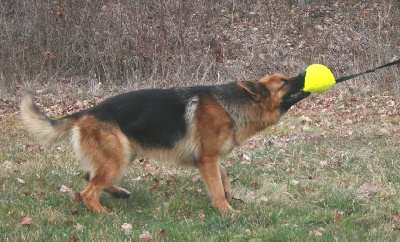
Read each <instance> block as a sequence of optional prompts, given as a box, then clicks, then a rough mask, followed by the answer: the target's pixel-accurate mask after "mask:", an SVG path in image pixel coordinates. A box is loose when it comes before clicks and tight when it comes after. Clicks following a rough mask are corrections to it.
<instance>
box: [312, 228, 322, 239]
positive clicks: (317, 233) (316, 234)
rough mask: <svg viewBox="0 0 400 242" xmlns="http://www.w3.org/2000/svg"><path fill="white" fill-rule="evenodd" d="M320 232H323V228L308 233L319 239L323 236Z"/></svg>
mask: <svg viewBox="0 0 400 242" xmlns="http://www.w3.org/2000/svg"><path fill="white" fill-rule="evenodd" d="M322 232H324V228H322V227H319V228H318V229H316V230H313V231H311V232H310V233H312V234H314V235H315V236H317V237H319V238H321V237H322V235H323V234H322Z"/></svg>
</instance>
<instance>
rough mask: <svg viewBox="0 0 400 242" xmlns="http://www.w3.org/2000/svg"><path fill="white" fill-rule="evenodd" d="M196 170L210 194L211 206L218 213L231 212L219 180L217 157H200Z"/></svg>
mask: <svg viewBox="0 0 400 242" xmlns="http://www.w3.org/2000/svg"><path fill="white" fill-rule="evenodd" d="M198 168H199V170H200V173H201V175H202V176H203V180H204V182H205V183H206V186H207V188H208V190H209V192H210V194H211V200H212V204H213V206H214V207H215V208H217V209H218V210H220V211H226V210H233V209H232V207H231V206H230V205H229V203H228V201H227V200H226V197H225V190H224V186H223V183H222V179H221V172H220V164H219V159H218V157H215V156H204V157H202V158H201V159H200V162H199V165H198Z"/></svg>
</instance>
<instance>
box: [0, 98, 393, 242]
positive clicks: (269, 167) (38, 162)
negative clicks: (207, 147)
mask: <svg viewBox="0 0 400 242" xmlns="http://www.w3.org/2000/svg"><path fill="white" fill-rule="evenodd" d="M380 98H381V99H379V100H378V99H376V97H375V99H374V100H372V98H370V97H368V96H366V97H360V98H359V99H358V101H354V99H353V101H351V100H352V99H351V97H348V96H345V97H344V98H343V100H341V101H338V102H332V103H331V106H330V107H329V108H328V109H329V110H328V111H326V112H324V113H321V112H320V110H319V109H318V108H317V107H315V108H313V107H311V108H310V106H312V105H311V104H313V103H321V102H322V103H323V102H328V101H326V100H330V99H329V98H326V97H324V96H323V95H321V96H317V97H316V98H313V99H310V100H308V101H304V102H303V103H301V104H300V105H299V106H298V107H296V108H294V109H293V110H291V111H290V112H289V113H288V114H287V115H286V116H285V117H284V118H283V119H282V120H281V122H280V123H279V124H278V125H276V126H274V127H271V128H270V129H267V130H266V131H264V132H262V133H260V134H259V135H257V136H255V137H253V138H252V139H250V140H249V141H248V142H246V143H245V144H243V146H241V147H239V148H237V149H235V150H234V151H233V152H232V153H231V154H230V155H229V156H228V157H227V158H226V159H225V160H224V164H225V166H226V167H227V171H228V173H229V177H230V180H231V183H232V190H233V196H234V198H235V199H234V200H233V201H232V202H231V204H232V206H233V207H234V208H235V209H237V210H240V213H239V214H220V213H219V212H217V211H216V210H215V209H213V208H212V206H211V205H210V201H209V198H208V196H207V192H206V189H205V186H204V185H203V183H202V181H201V180H199V179H197V176H198V174H197V172H196V171H194V170H183V169H179V168H175V167H168V166H163V165H162V164H161V163H156V162H153V161H150V163H149V164H148V165H147V166H144V165H143V164H140V163H139V162H138V161H135V162H134V164H133V165H132V169H129V170H128V171H127V174H126V175H125V176H124V178H123V179H122V181H121V185H122V186H123V187H125V188H127V189H128V190H129V191H131V192H132V194H133V196H132V197H131V198H129V199H114V198H112V197H111V196H109V195H107V194H103V195H102V196H101V202H102V203H103V204H104V205H105V206H106V207H108V208H110V209H111V210H112V213H111V214H110V215H104V214H95V213H92V212H90V211H89V210H87V209H86V208H85V207H84V205H83V204H82V203H80V202H76V201H74V200H73V199H72V198H71V197H70V196H69V195H68V194H67V193H61V192H60V187H61V186H62V185H65V186H67V187H70V188H72V189H73V190H75V191H80V190H82V189H83V188H84V186H85V183H86V182H85V181H84V180H83V179H82V176H81V173H82V169H81V168H80V167H79V166H78V165H77V164H76V162H75V159H74V158H73V157H74V156H73V153H72V151H71V148H70V147H69V145H68V144H67V143H63V144H61V145H60V146H57V147H52V148H43V147H42V146H40V145H39V144H37V142H36V141H34V139H33V138H32V137H31V136H30V135H28V134H27V133H26V132H25V131H23V130H22V127H21V125H20V124H19V122H18V117H17V116H16V115H3V116H1V123H0V126H1V127H0V130H1V131H0V132H1V144H0V147H1V149H0V168H1V171H2V172H1V173H0V191H1V194H2V196H1V198H0V204H1V206H0V218H1V219H0V239H1V240H2V241H66V240H69V241H77V240H79V241H139V240H140V235H141V234H143V233H144V231H148V232H149V233H150V234H151V235H152V239H153V240H154V241H397V240H398V237H399V236H400V220H399V218H398V213H399V211H400V202H399V199H398V196H399V194H398V191H399V190H400V183H399V181H400V175H399V172H398V169H397V167H398V165H397V163H396V162H397V161H398V154H399V150H400V139H399V136H398V131H399V130H398V128H397V127H398V125H399V122H400V118H399V116H398V115H396V113H394V115H390V114H391V113H393V111H396V110H395V109H396V107H394V110H393V109H390V108H389V107H387V110H385V112H384V113H379V112H378V111H377V110H370V109H368V108H366V109H365V110H364V109H363V107H364V106H368V105H369V104H370V103H371V102H374V103H375V104H377V105H376V106H377V108H378V109H381V108H382V106H381V105H380V104H382V105H383V104H384V103H387V102H388V100H394V101H395V102H396V103H399V102H400V99H399V97H390V96H389V97H387V96H385V97H384V96H381V97H380ZM346 103H349V104H351V105H350V106H348V107H347V108H346V109H343V108H341V107H342V105H345V104H346ZM305 109H307V110H305ZM357 110H358V111H357ZM361 110H362V112H361ZM349 111H350V112H349ZM305 114H306V115H307V117H308V118H309V119H308V121H306V122H302V121H301V120H303V119H304V118H302V117H301V116H302V115H305ZM356 114H357V115H356ZM360 116H364V118H360ZM346 119H351V120H353V123H352V124H351V125H348V124H347V123H349V122H347V123H346V122H344V121H345V120H346ZM358 119H360V120H361V121H360V122H358V121H357V120H358ZM349 131H352V132H349ZM17 178H19V179H22V180H23V181H24V182H23V183H22V182H21V180H17ZM155 184H156V185H155ZM24 216H28V217H29V218H31V219H32V220H31V223H30V225H22V224H21V219H22V217H24ZM124 223H129V224H132V231H131V232H130V233H124V232H123V231H121V230H120V227H121V225H123V224H124Z"/></svg>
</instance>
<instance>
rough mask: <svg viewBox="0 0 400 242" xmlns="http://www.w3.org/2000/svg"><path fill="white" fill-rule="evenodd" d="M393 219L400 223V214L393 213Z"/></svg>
mask: <svg viewBox="0 0 400 242" xmlns="http://www.w3.org/2000/svg"><path fill="white" fill-rule="evenodd" d="M392 220H393V222H397V223H400V215H399V213H395V214H393V216H392Z"/></svg>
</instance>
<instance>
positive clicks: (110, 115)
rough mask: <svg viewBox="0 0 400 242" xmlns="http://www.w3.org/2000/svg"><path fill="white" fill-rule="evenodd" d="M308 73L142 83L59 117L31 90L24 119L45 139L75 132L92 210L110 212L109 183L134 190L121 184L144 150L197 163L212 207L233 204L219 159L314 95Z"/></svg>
mask: <svg viewBox="0 0 400 242" xmlns="http://www.w3.org/2000/svg"><path fill="white" fill-rule="evenodd" d="M302 78H303V77H302V76H301V75H299V76H298V77H294V78H288V77H286V76H284V75H280V74H275V75H272V76H268V77H264V78H262V79H260V80H257V81H241V82H234V83H229V84H224V85H215V86H192V87H183V88H171V89H149V90H138V91H133V92H128V93H125V94H121V95H117V96H114V97H111V98H109V99H107V100H105V101H104V102H102V103H100V104H98V105H97V106H94V107H93V108H90V109H87V110H84V111H81V112H78V113H75V114H72V115H68V116H65V117H63V118H60V119H58V120H52V119H50V118H48V117H47V116H46V115H45V114H43V113H41V112H40V111H39V110H38V108H37V106H36V105H35V102H34V98H33V95H32V94H27V95H25V96H24V97H23V99H22V103H21V119H22V122H23V124H24V125H25V127H26V128H27V129H28V130H29V131H30V132H31V133H33V134H34V135H35V136H36V137H37V138H38V139H39V141H41V142H43V143H45V144H54V143H56V142H59V141H61V140H63V139H64V138H66V137H68V136H70V137H71V141H72V145H73V148H74V151H75V153H76V155H77V158H78V159H79V160H80V161H81V162H82V164H83V166H84V168H85V169H86V172H85V177H86V179H87V180H88V182H89V184H88V186H87V187H86V188H85V189H84V190H83V191H82V192H81V193H80V195H81V197H82V199H83V201H84V203H85V204H86V206H87V207H88V208H90V209H91V210H93V211H96V212H106V211H107V209H106V208H105V207H103V206H102V205H101V204H100V203H99V196H100V193H101V191H103V190H104V191H106V192H108V193H110V194H112V195H113V196H115V197H127V196H129V195H130V193H129V192H128V191H127V190H125V189H123V188H121V187H118V186H116V185H115V184H116V183H117V182H118V179H119V178H120V177H121V176H122V174H123V173H124V170H125V169H126V167H127V166H128V165H129V164H130V162H131V160H133V159H134V158H135V157H137V156H145V157H149V158H151V159H154V160H158V161H163V162H167V163H170V164H176V165H183V166H187V165H189V166H193V167H196V168H198V169H199V171H200V173H201V175H202V177H203V179H204V181H205V184H206V186H207V188H208V190H209V192H210V194H211V199H212V204H213V206H214V207H215V208H217V209H219V210H221V211H224V210H231V209H232V207H231V206H230V205H229V203H228V201H227V198H228V199H229V197H230V188H229V182H228V178H227V175H226V172H225V169H224V168H223V167H222V166H221V164H220V160H221V159H222V158H223V157H224V156H225V155H227V154H228V153H229V152H230V151H231V150H232V149H233V148H234V147H236V146H238V145H240V144H241V143H242V142H244V141H245V140H246V139H248V138H249V137H250V136H252V135H254V134H255V133H257V132H258V131H260V130H263V129H265V128H266V127H268V126H270V125H272V124H274V123H276V122H277V121H278V120H279V118H280V117H281V116H282V115H283V114H284V113H285V112H286V111H287V110H288V109H289V108H290V107H291V106H292V105H293V104H295V103H296V102H298V101H300V100H302V99H304V98H305V97H307V96H308V95H309V94H308V93H304V92H302V91H301V88H302V85H303V83H304V78H303V79H302Z"/></svg>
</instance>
